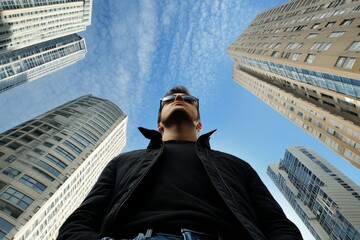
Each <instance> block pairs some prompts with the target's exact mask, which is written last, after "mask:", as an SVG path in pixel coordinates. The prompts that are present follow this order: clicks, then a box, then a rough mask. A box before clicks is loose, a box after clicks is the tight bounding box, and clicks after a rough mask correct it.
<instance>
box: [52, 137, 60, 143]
mask: <svg viewBox="0 0 360 240" xmlns="http://www.w3.org/2000/svg"><path fill="white" fill-rule="evenodd" d="M53 139H55V140H56V141H58V142H60V141H61V140H62V138H61V137H58V136H53Z"/></svg>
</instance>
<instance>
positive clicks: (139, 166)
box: [58, 128, 302, 240]
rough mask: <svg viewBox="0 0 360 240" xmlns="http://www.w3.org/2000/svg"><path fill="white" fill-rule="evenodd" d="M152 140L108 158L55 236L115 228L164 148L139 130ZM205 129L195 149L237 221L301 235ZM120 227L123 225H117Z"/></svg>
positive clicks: (90, 235)
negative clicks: (212, 141)
mask: <svg viewBox="0 0 360 240" xmlns="http://www.w3.org/2000/svg"><path fill="white" fill-rule="evenodd" d="M139 130H140V131H141V132H142V134H143V135H144V136H145V137H146V138H148V139H150V140H151V141H150V144H149V146H148V148H147V149H143V150H136V151H131V152H127V153H123V154H120V155H119V156H118V157H116V158H115V159H113V160H112V161H110V163H109V164H108V165H107V166H106V167H105V169H104V170H103V172H102V173H101V175H100V177H99V179H98V181H97V182H96V184H95V185H94V187H93V189H92V190H91V192H90V193H89V195H88V196H87V197H86V198H85V200H84V201H83V203H82V204H81V205H80V207H79V208H78V209H77V210H75V211H74V212H73V213H72V214H71V215H70V217H69V218H68V219H67V220H66V221H65V223H64V224H63V225H62V227H61V228H60V230H59V236H58V239H59V240H62V239H64V240H69V239H99V238H102V237H104V236H110V237H111V236H113V235H114V234H113V231H114V230H116V231H119V229H118V227H117V226H116V224H115V220H116V219H117V216H121V211H122V209H123V206H124V203H125V202H126V201H127V199H129V197H130V196H131V194H132V193H133V192H134V189H135V188H136V187H137V186H138V185H139V183H140V182H141V180H142V179H144V177H145V175H146V174H147V173H148V172H149V171H150V170H151V167H152V166H153V165H154V163H155V162H156V160H157V159H158V158H159V156H160V154H161V153H162V150H163V142H162V140H161V134H160V133H159V132H157V131H154V130H148V129H144V128H139ZM213 132H215V131H212V132H209V133H207V134H204V135H202V136H200V137H199V138H198V140H197V142H196V152H197V154H198V156H199V158H200V159H201V161H202V163H203V165H204V167H205V169H206V172H207V174H208V175H209V177H210V180H211V182H212V183H213V184H214V187H215V189H216V190H217V192H218V193H219V194H220V196H221V197H222V198H223V200H224V201H225V203H226V204H227V206H228V207H229V209H230V210H231V211H232V212H233V214H234V215H235V216H236V218H237V219H238V220H239V222H240V223H241V224H242V225H243V226H244V227H245V228H246V229H247V231H248V232H249V233H250V235H251V236H252V237H253V238H254V239H256V240H260V239H276V240H280V239H284V240H290V239H302V237H301V233H300V231H299V230H298V228H297V227H296V226H295V225H294V224H293V223H292V222H291V221H290V220H289V219H288V218H287V217H286V216H285V214H284V212H283V211H282V209H281V207H280V206H279V204H278V203H277V202H276V201H275V199H274V198H273V197H272V195H271V194H270V192H269V191H268V189H267V188H266V186H265V185H264V183H263V182H262V181H261V179H260V178H259V176H258V174H257V173H256V172H255V170H254V169H253V168H252V167H251V166H250V165H249V164H248V163H246V162H245V161H243V160H241V159H239V158H237V157H234V156H232V155H230V154H226V153H223V152H219V151H214V150H211V148H210V144H209V139H210V136H211V134H212V133H213ZM120 231H121V229H120Z"/></svg>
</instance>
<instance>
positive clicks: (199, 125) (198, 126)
mask: <svg viewBox="0 0 360 240" xmlns="http://www.w3.org/2000/svg"><path fill="white" fill-rule="evenodd" d="M196 129H197V130H198V131H200V130H201V129H202V123H201V121H199V122H198V123H197V124H196Z"/></svg>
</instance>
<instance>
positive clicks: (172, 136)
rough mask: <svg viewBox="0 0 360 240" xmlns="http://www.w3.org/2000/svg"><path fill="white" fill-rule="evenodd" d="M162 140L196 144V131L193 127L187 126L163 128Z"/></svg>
mask: <svg viewBox="0 0 360 240" xmlns="http://www.w3.org/2000/svg"><path fill="white" fill-rule="evenodd" d="M162 140H163V141H169V140H184V141H192V142H196V140H197V131H196V128H195V127H194V126H188V125H180V126H179V125H176V126H171V127H169V128H164V133H163V136H162Z"/></svg>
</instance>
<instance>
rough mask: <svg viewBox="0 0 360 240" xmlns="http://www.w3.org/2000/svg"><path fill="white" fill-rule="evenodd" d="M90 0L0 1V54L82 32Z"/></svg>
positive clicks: (89, 7)
mask: <svg viewBox="0 0 360 240" xmlns="http://www.w3.org/2000/svg"><path fill="white" fill-rule="evenodd" d="M91 3H92V1H91V0H42V1H38V0H3V1H1V5H0V53H1V52H8V51H13V50H16V49H20V48H24V47H27V46H31V45H34V44H37V43H41V42H44V41H48V40H51V39H54V38H59V37H63V36H66V35H70V34H73V33H77V32H80V31H84V30H85V29H86V26H88V25H90V23H91Z"/></svg>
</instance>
